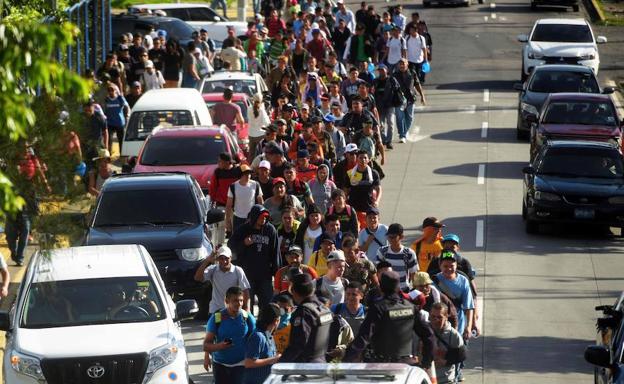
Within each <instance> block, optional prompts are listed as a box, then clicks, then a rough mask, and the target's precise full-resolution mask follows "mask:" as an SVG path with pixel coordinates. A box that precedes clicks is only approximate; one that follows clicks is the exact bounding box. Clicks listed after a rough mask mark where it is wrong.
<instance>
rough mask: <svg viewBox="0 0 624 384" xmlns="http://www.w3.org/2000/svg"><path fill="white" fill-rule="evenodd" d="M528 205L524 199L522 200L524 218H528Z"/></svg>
mask: <svg viewBox="0 0 624 384" xmlns="http://www.w3.org/2000/svg"><path fill="white" fill-rule="evenodd" d="M527 212H528V210H527V207H526V204H524V201H523V202H522V220H526V218H527Z"/></svg>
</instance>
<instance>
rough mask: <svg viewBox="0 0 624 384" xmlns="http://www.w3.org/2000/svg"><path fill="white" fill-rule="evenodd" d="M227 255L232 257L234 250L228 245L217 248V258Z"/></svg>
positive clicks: (229, 257)
mask: <svg viewBox="0 0 624 384" xmlns="http://www.w3.org/2000/svg"><path fill="white" fill-rule="evenodd" d="M221 256H225V257H227V258H228V259H231V258H232V250H231V249H230V247H228V246H227V245H222V246H221V247H220V248H219V249H217V258H219V257H221Z"/></svg>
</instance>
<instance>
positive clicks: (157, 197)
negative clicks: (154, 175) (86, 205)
mask: <svg viewBox="0 0 624 384" xmlns="http://www.w3.org/2000/svg"><path fill="white" fill-rule="evenodd" d="M197 224H199V208H198V207H197V206H196V205H195V198H194V196H193V194H192V192H191V191H190V190H189V189H186V188H185V189H164V188H163V189H147V190H124V191H105V192H104V193H103V194H102V197H101V200H100V204H99V205H98V207H97V211H96V216H95V223H94V224H93V226H94V227H125V226H161V225H183V226H190V225H197Z"/></svg>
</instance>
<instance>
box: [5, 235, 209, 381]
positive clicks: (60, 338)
mask: <svg viewBox="0 0 624 384" xmlns="http://www.w3.org/2000/svg"><path fill="white" fill-rule="evenodd" d="M196 312H197V303H196V302H195V301H194V300H181V301H178V302H177V304H174V303H173V301H172V300H171V297H170V296H169V295H168V294H167V291H166V290H165V285H164V284H163V281H162V279H161V278H160V276H159V274H158V272H157V269H156V266H155V265H154V262H153V261H152V259H151V258H150V255H149V254H148V253H147V251H146V250H145V248H144V247H142V246H140V245H106V246H96V247H74V248H67V249H53V250H49V251H45V252H43V251H38V252H35V254H34V255H33V256H32V257H31V259H30V262H29V264H28V269H27V270H26V275H25V276H24V279H23V281H22V283H21V288H20V289H19V290H18V293H17V298H16V299H15V304H14V307H13V309H12V310H11V311H10V312H6V311H3V312H0V329H1V330H3V331H6V338H7V342H6V349H5V352H4V358H3V368H2V370H3V381H4V382H5V383H12V384H38V383H49V384H67V383H98V382H101V383H115V384H132V383H145V384H149V383H153V384H156V383H165V382H170V381H171V382H172V381H174V379H175V381H179V382H181V383H187V382H189V374H188V361H187V357H186V350H185V347H184V340H183V338H182V330H181V327H180V320H182V319H185V318H189V317H192V316H193V315H194V314H195V313H196Z"/></svg>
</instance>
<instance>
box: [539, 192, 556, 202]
mask: <svg viewBox="0 0 624 384" xmlns="http://www.w3.org/2000/svg"><path fill="white" fill-rule="evenodd" d="M535 200H542V201H560V200H561V197H559V196H558V195H556V194H554V193H550V192H543V191H535Z"/></svg>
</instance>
